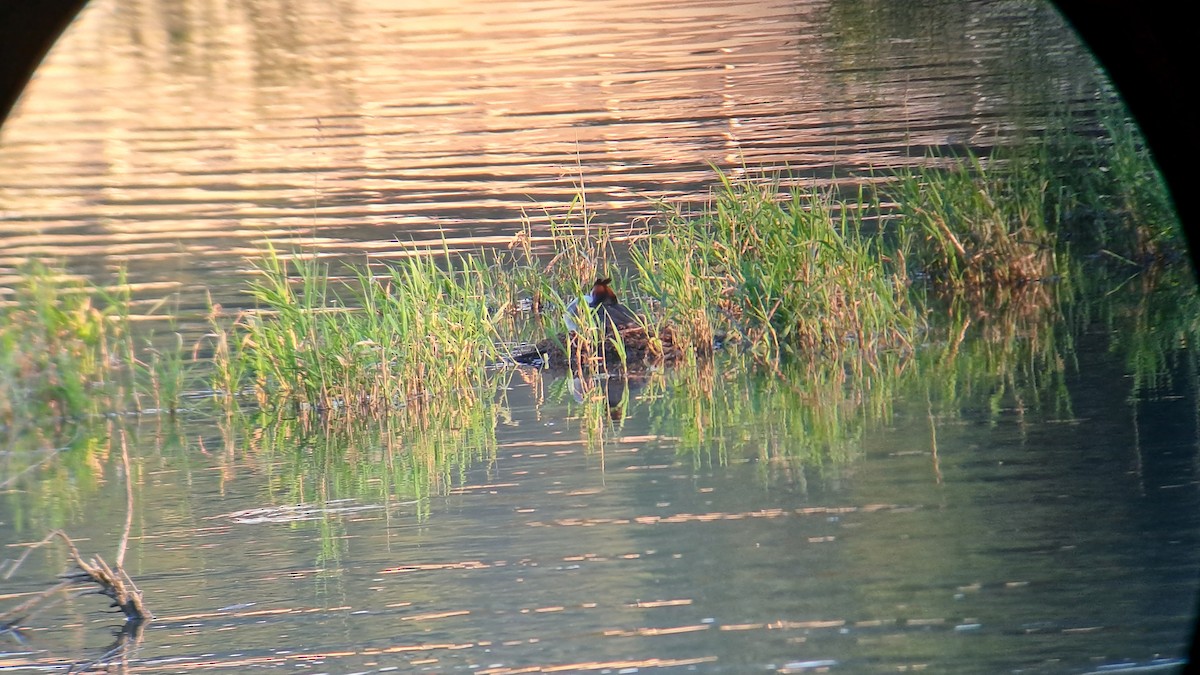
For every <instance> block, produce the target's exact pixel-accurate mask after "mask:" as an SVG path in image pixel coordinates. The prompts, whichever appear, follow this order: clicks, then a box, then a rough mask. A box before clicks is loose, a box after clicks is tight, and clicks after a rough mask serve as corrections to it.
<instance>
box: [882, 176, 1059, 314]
mask: <svg viewBox="0 0 1200 675" xmlns="http://www.w3.org/2000/svg"><path fill="white" fill-rule="evenodd" d="M946 162H947V163H948V166H936V165H929V166H921V167H918V168H910V169H904V170H901V171H900V172H899V173H898V175H897V178H896V180H895V181H894V182H892V183H889V184H887V185H886V186H885V187H883V188H882V190H883V194H884V197H883V199H884V200H885V201H889V202H893V203H895V205H896V207H895V208H896V212H897V213H896V217H895V218H894V220H893V224H894V226H895V228H896V236H897V239H898V247H899V249H900V254H901V255H902V256H903V257H904V259H905V261H906V264H907V265H908V267H909V269H910V270H911V271H914V272H916V273H918V274H922V275H925V276H926V277H928V278H929V279H930V280H931V281H932V282H933V283H934V284H936V285H938V286H941V287H944V288H949V289H951V290H953V291H955V292H959V293H971V292H975V291H978V290H980V289H991V288H1011V287H1014V286H1019V285H1022V284H1026V283H1029V282H1034V281H1040V280H1043V279H1046V278H1049V277H1051V276H1053V275H1054V274H1055V272H1056V270H1057V268H1056V247H1057V236H1056V232H1055V230H1054V229H1052V227H1051V224H1050V223H1048V222H1047V220H1046V216H1047V209H1048V190H1049V188H1050V185H1049V181H1048V180H1047V178H1046V177H1045V175H1044V174H1043V173H1042V171H1041V170H1040V168H1041V167H1040V165H1038V164H1035V163H1032V162H1027V161H1024V160H1023V159H1022V156H1019V155H1018V156H1013V157H1006V156H1005V153H1002V152H996V153H993V154H992V156H990V157H989V158H987V159H986V160H985V159H982V158H980V157H979V156H977V155H975V154H974V153H971V152H967V153H966V154H965V157H963V158H953V157H952V158H948V159H947V160H946Z"/></svg>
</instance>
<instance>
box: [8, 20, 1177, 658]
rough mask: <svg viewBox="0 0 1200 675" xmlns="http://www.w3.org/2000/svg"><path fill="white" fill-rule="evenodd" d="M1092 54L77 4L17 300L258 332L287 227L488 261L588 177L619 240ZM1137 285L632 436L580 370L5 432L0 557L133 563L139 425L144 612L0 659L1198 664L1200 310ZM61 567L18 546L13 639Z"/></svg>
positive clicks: (990, 127) (18, 203) (28, 146)
mask: <svg viewBox="0 0 1200 675" xmlns="http://www.w3.org/2000/svg"><path fill="white" fill-rule="evenodd" d="M1092 68H1093V67H1092V65H1091V62H1090V60H1089V58H1088V57H1087V55H1086V53H1084V52H1083V51H1082V50H1081V49H1080V48H1079V47H1078V45H1077V44H1076V43H1075V42H1074V40H1073V38H1071V37H1070V35H1069V34H1068V33H1066V32H1065V30H1064V29H1063V27H1062V25H1061V22H1060V21H1059V20H1058V19H1057V17H1056V16H1055V15H1054V14H1053V13H1052V12H1050V11H1049V10H1048V9H1046V8H1045V7H1042V6H1040V5H1038V4H1036V3H1023V2H1011V3H983V2H980V3H962V2H945V3H939V2H927V3H922V6H921V7H915V6H911V5H909V4H907V3H906V4H904V5H903V6H893V5H891V4H886V3H871V2H830V3H820V2H796V3H765V2H764V3H752V4H747V3H726V2H686V3H654V5H653V7H652V8H651V7H650V6H648V5H636V4H633V3H625V2H617V1H614V2H591V3H569V2H568V3H564V2H551V1H549V0H547V1H546V2H488V3H478V4H473V3H456V4H455V5H454V6H453V7H452V8H444V7H441V6H439V5H438V4H437V3H424V4H418V3H413V4H412V5H411V6H407V7H406V6H404V5H403V4H402V3H390V2H371V1H370V0H363V1H360V2H335V3H328V2H291V3H284V2H253V3H234V2H229V3H222V2H190V1H189V0H182V1H177V2H155V1H153V0H141V1H134V0H98V1H96V2H94V3H92V5H91V6H90V7H89V8H88V9H87V11H86V12H85V13H84V14H83V15H82V16H81V18H80V19H79V20H78V21H77V22H76V24H75V25H74V26H73V27H72V29H71V30H70V31H69V33H68V34H67V36H66V37H65V38H64V40H63V41H62V42H61V43H60V44H59V46H58V47H57V48H56V50H55V52H54V53H53V54H52V55H51V57H50V59H49V60H48V61H47V63H46V64H45V66H44V67H43V69H42V70H41V71H40V73H39V76H38V78H37V80H36V81H35V82H34V83H33V85H32V86H31V88H30V90H29V91H28V94H27V98H26V99H25V100H24V102H23V103H22V105H21V108H20V109H19V111H18V113H17V115H16V117H15V118H13V119H12V120H11V121H10V122H9V123H8V124H7V125H6V126H5V128H4V131H3V133H2V135H0V274H3V275H4V277H3V279H0V285H3V284H4V283H6V282H8V281H9V280H10V279H11V276H10V275H9V274H8V272H9V271H10V270H11V267H12V266H14V265H16V264H18V263H19V262H21V261H23V260H26V259H28V258H31V257H44V258H48V259H51V260H54V261H57V262H61V263H62V264H64V265H65V266H66V267H67V268H68V269H70V270H71V271H73V272H78V273H81V274H88V275H92V276H93V277H94V278H97V279H101V280H103V279H107V278H111V275H113V274H114V272H115V270H116V269H117V268H118V267H119V266H122V265H124V266H127V267H128V269H129V273H130V277H131V279H132V280H133V281H135V282H138V283H140V284H144V285H143V286H142V287H141V289H142V290H141V291H140V292H141V293H142V294H144V295H145V297H147V298H154V297H161V296H162V295H163V294H164V293H167V292H173V293H177V295H176V296H175V297H176V298H177V300H174V301H173V306H175V307H177V308H178V312H179V314H180V319H181V321H182V322H183V323H184V324H185V325H186V324H187V322H189V321H190V322H195V321H197V320H198V319H199V318H200V317H202V315H203V312H204V307H205V305H206V300H205V296H204V292H205V291H211V292H213V293H214V295H215V297H216V299H217V300H218V301H220V302H222V303H224V304H226V305H227V306H238V305H240V304H245V302H246V300H245V298H244V296H241V295H240V294H239V293H238V289H239V288H240V287H241V285H242V284H243V283H244V279H245V277H246V276H247V275H248V274H249V271H248V270H249V265H248V263H247V261H246V256H247V255H253V254H254V253H255V252H256V251H257V250H258V249H259V247H260V246H261V245H262V243H263V242H265V241H268V240H271V241H275V242H279V243H283V244H285V245H304V246H306V247H311V248H313V249H315V250H319V251H321V252H324V253H327V254H329V255H330V256H342V257H348V258H357V259H361V258H362V257H363V256H364V255H365V256H368V257H370V258H371V259H373V260H377V261H386V260H387V259H389V258H392V257H395V256H397V255H401V254H403V253H404V252H405V251H407V250H408V248H409V247H410V246H411V242H412V241H422V240H428V239H430V238H440V237H443V236H444V237H446V238H447V239H448V240H449V241H450V244H451V246H453V247H455V248H464V249H465V248H473V247H478V246H489V245H504V244H505V243H507V242H508V241H509V240H510V238H511V237H512V236H513V234H514V233H515V231H516V229H517V227H518V226H519V224H520V222H521V219H522V213H523V212H524V213H527V214H528V215H529V217H530V218H532V219H533V222H534V226H535V229H536V230H537V231H539V232H544V231H545V228H546V227H547V218H546V215H545V214H547V213H550V214H561V213H563V212H564V211H565V210H566V209H567V208H568V205H569V203H570V201H571V199H572V198H573V197H574V196H575V195H576V194H577V193H578V192H579V191H580V186H581V185H583V186H584V187H585V188H586V195H587V200H588V207H589V209H591V210H592V212H593V213H594V214H595V217H596V219H597V221H598V222H602V223H613V224H619V225H622V226H631V227H635V228H636V227H639V226H640V225H641V224H642V223H643V222H644V218H645V217H646V216H648V215H649V214H652V213H653V212H654V207H653V205H652V200H654V199H666V200H669V201H685V202H691V201H698V200H702V199H703V197H704V195H705V194H706V192H707V190H708V187H709V185H711V183H712V182H713V173H712V170H711V168H710V167H709V164H710V163H711V164H715V165H717V166H719V167H723V168H726V169H729V170H732V171H735V172H738V171H742V170H743V169H742V167H750V168H749V169H746V170H748V171H758V170H760V169H764V168H765V169H767V170H770V169H778V168H786V169H788V170H789V171H790V172H791V175H792V176H793V177H794V179H795V180H799V181H803V182H815V183H818V184H825V183H828V182H833V181H836V182H849V181H853V180H854V179H855V177H856V175H862V174H864V173H865V172H867V171H868V170H869V169H870V168H871V167H873V166H892V165H896V164H902V163H906V162H911V161H919V160H920V158H921V157H922V156H923V155H924V153H925V152H926V149H927V148H931V147H933V148H937V147H945V146H960V145H962V144H971V145H975V146H979V147H987V146H989V145H991V144H994V143H996V142H1002V141H1003V140H1004V139H1005V138H1006V137H1007V136H1008V135H1009V133H1010V130H1011V129H1012V128H1014V127H1017V126H1028V125H1036V123H1037V120H1038V119H1039V118H1040V117H1041V116H1044V115H1045V114H1047V113H1048V112H1052V111H1055V110H1057V109H1059V108H1060V107H1061V106H1063V105H1065V104H1067V103H1074V104H1079V103H1080V102H1084V103H1086V102H1087V101H1090V100H1094V99H1095V98H1096V97H1097V92H1098V91H1099V89H1100V85H1099V84H1098V82H1099V80H1100V78H1099V76H1098V75H1097V74H1096V73H1095V72H1094V70H1093V69H1092ZM1185 276H1186V275H1185ZM1138 286H1139V284H1138V283H1137V282H1136V281H1135V282H1133V283H1128V284H1125V285H1120V284H1119V282H1113V283H1112V284H1111V285H1109V286H1105V285H1104V284H1103V283H1100V282H1097V288H1098V290H1097V292H1095V293H1094V295H1096V296H1098V297H1101V298H1104V299H1103V300H1102V301H1100V300H1098V301H1096V302H1094V303H1089V304H1087V306H1086V307H1081V308H1080V309H1078V310H1072V311H1070V312H1068V313H1067V316H1064V317H1061V318H1059V319H1045V320H1043V321H1042V322H1041V323H1040V324H1038V327H1037V328H1029V326H1028V325H1026V324H1022V323H1020V322H1019V321H1018V319H1017V318H1015V317H1003V316H1001V317H998V318H995V319H993V323H992V324H990V325H989V324H988V323H986V322H976V323H974V324H972V325H970V326H969V327H964V329H963V332H962V334H963V335H964V336H965V337H966V340H965V341H964V342H963V344H962V346H961V348H958V346H957V345H955V349H954V350H953V351H954V357H953V358H950V357H947V356H944V355H943V357H942V358H940V359H938V358H933V357H930V358H929V363H919V364H915V365H913V366H911V367H909V369H908V371H906V372H908V373H912V375H911V377H910V376H909V375H907V374H906V375H904V376H902V377H898V378H897V381H896V382H881V383H880V384H878V385H877V387H876V388H875V389H874V390H871V391H854V390H851V391H846V390H844V389H842V388H838V387H832V388H831V387H824V388H822V387H821V385H820V383H819V381H818V380H816V379H814V378H811V377H806V376H804V375H803V374H795V379H794V381H793V383H792V385H793V386H781V385H779V383H775V382H769V381H763V380H758V379H755V378H752V377H748V376H745V375H744V374H742V373H741V372H738V371H736V370H735V369H731V370H729V371H725V370H720V369H719V370H718V372H716V373H711V374H707V375H700V376H696V375H692V374H667V375H665V376H659V377H655V378H652V379H651V380H650V381H648V382H635V383H632V384H631V386H630V390H629V392H628V399H627V401H626V402H625V403H624V404H623V405H622V406H621V408H620V410H619V412H618V414H616V415H615V417H617V418H618V421H613V420H612V419H610V417H612V416H614V415H612V414H611V411H610V410H609V409H608V405H609V399H608V398H607V397H606V395H605V392H603V391H595V390H593V389H591V388H590V387H589V386H588V384H586V383H584V384H579V383H572V382H570V381H567V380H561V379H560V380H554V379H551V378H549V376H543V375H542V374H540V373H538V372H536V371H534V372H530V371H501V372H498V373H497V375H496V377H497V392H496V395H495V397H494V400H492V401H491V403H490V404H489V405H487V406H485V407H484V408H482V409H479V410H472V411H465V412H462V413H461V415H460V416H459V417H456V418H454V419H452V420H449V421H446V422H445V423H444V424H441V425H435V426H434V427H433V428H430V429H425V430H423V431H420V432H416V431H413V430H411V429H410V428H408V427H406V426H404V425H403V424H401V423H399V422H394V423H393V424H391V425H386V424H385V425H364V426H362V427H354V428H346V427H327V428H322V427H320V426H317V427H315V428H312V427H305V426H304V425H302V424H300V423H299V422H298V421H296V420H274V419H263V418H259V417H256V416H254V414H252V413H247V416H246V417H245V418H239V417H235V418H226V417H224V416H222V415H216V414H210V413H209V412H208V409H207V407H206V406H205V405H204V404H203V403H202V402H199V401H198V402H196V404H195V405H194V407H193V408H192V409H191V410H189V411H188V412H186V413H185V414H184V415H182V416H181V417H180V419H177V420H172V419H167V418H158V417H153V416H147V417H142V418H138V419H133V418H130V419H114V420H99V421H95V422H92V423H85V424H80V425H78V426H74V427H70V428H68V429H65V430H59V431H49V430H48V431H45V432H40V433H28V434H24V435H22V436H20V437H18V438H16V439H14V440H12V441H11V442H10V443H9V447H6V448H0V544H2V545H3V548H0V563H3V561H9V560H13V559H16V558H17V557H18V556H20V555H21V554H22V553H23V552H24V551H25V550H26V548H27V544H29V543H30V542H35V541H37V540H39V539H41V538H42V537H43V536H44V534H45V533H46V531H48V530H49V529H51V528H53V527H63V528H65V529H66V530H68V531H69V532H70V533H71V534H72V536H74V537H76V538H77V539H78V540H79V545H80V547H81V549H82V550H83V551H84V552H85V553H86V552H92V551H94V552H100V553H103V554H104V555H105V556H106V557H109V558H110V559H111V556H112V555H113V554H114V553H113V552H114V551H115V548H116V541H115V539H116V537H117V536H118V535H119V533H120V531H121V529H122V527H123V523H124V517H125V505H126V484H127V481H126V476H125V469H124V468H123V464H122V461H121V456H120V455H121V452H120V441H119V438H120V432H121V431H122V430H123V431H124V432H125V433H126V434H127V437H128V439H129V451H130V453H131V458H132V467H133V468H132V472H131V473H132V477H133V483H134V486H135V490H134V492H135V496H136V500H137V501H136V506H135V509H134V521H133V533H134V541H133V542H132V543H131V548H130V552H129V554H128V558H127V561H126V564H127V567H128V569H129V571H130V573H131V575H132V576H133V577H134V579H135V580H136V581H137V582H138V584H139V585H140V586H141V588H142V589H143V590H144V591H145V593H146V599H147V603H148V604H149V605H150V607H151V608H152V609H153V610H154V612H155V613H156V614H157V615H158V618H157V619H156V620H155V621H154V622H152V623H151V624H149V626H147V627H146V628H145V631H144V633H143V634H142V635H140V636H121V635H117V634H116V631H117V630H118V629H119V627H120V621H119V619H117V618H114V617H113V616H112V615H108V614H105V613H104V611H103V610H104V605H105V603H104V602H103V601H102V599H100V598H97V597H95V596H84V597H80V598H71V599H69V600H66V601H63V602H60V603H58V604H55V605H53V606H50V607H47V608H45V609H43V610H41V611H40V612H38V613H36V614H34V615H31V616H27V617H24V618H22V619H21V620H20V621H19V622H18V623H19V626H20V629H19V630H17V631H7V632H3V633H0V669H13V670H17V671H42V670H47V669H50V668H51V667H53V666H56V665H57V666H63V665H65V664H69V663H79V662H86V661H88V660H90V659H96V658H99V657H100V656H101V655H102V654H103V653H104V652H105V650H106V649H107V648H108V647H109V646H110V645H113V644H114V641H115V642H117V643H122V644H126V645H135V646H134V648H133V649H131V650H130V651H128V652H127V653H126V654H125V656H124V657H123V660H122V661H120V662H118V663H116V664H115V665H114V669H115V670H116V671H117V672H134V671H137V672H191V671H197V670H214V671H222V672H257V671H262V670H263V669H275V670H287V671H300V672H314V673H316V672H327V673H357V672H363V673H368V672H370V673H375V672H473V673H492V674H493V675H499V674H501V673H517V672H612V673H618V672H712V673H753V672H783V673H788V672H792V673H794V672H814V671H822V670H825V671H828V672H835V673H839V672H840V673H874V672H898V671H905V670H908V671H911V670H923V671H924V672H938V673H998V672H1032V673H1081V672H1090V671H1097V670H1100V671H1102V672H1111V671H1113V670H1116V669H1119V668H1122V667H1127V668H1132V667H1154V666H1157V665H1161V666H1162V668H1163V670H1164V672H1165V671H1169V670H1171V669H1177V668H1178V663H1179V662H1178V661H1177V660H1176V659H1178V657H1179V656H1180V655H1181V653H1182V651H1183V649H1184V646H1185V644H1186V641H1187V640H1188V638H1189V633H1190V630H1191V622H1192V613H1193V611H1194V610H1195V608H1196V589H1197V570H1198V569H1200V494H1198V491H1197V486H1198V485H1200V481H1198V475H1197V472H1198V466H1200V465H1198V457H1200V454H1198V447H1200V422H1198V420H1200V401H1198V399H1197V390H1196V383H1197V376H1196V372H1197V370H1196V361H1195V356H1194V355H1193V354H1191V353H1190V352H1188V351H1186V350H1179V349H1177V346H1178V342H1179V341H1178V340H1174V343H1173V341H1172V337H1171V336H1172V335H1174V333H1173V332H1172V331H1175V330H1178V329H1179V327H1180V326H1181V325H1184V324H1187V323H1188V322H1189V321H1191V320H1192V317H1189V316H1188V315H1186V314H1184V315H1182V316H1181V315H1180V311H1179V307H1180V306H1181V305H1182V306H1185V307H1190V306H1192V305H1190V304H1187V303H1186V302H1183V301H1182V300H1181V298H1185V299H1186V298H1191V297H1192V289H1191V287H1190V281H1188V282H1187V285H1186V286H1185V287H1184V288H1183V290H1175V289H1171V288H1169V284H1166V283H1163V284H1160V285H1159V286H1158V287H1156V290H1152V291H1150V290H1147V291H1145V292H1143V289H1141V288H1139V287H1138ZM1110 291H1111V292H1110ZM1172 311H1174V313H1172ZM160 314H161V311H160ZM1153 344H1157V345H1159V346H1158V347H1157V348H1155V347H1154V346H1153ZM1164 345H1165V346H1164ZM943 347H944V346H938V345H934V346H932V347H931V349H932V350H933V352H934V355H935V356H936V355H937V354H939V353H942V352H937V350H938V349H942V348H943ZM947 353H948V352H947ZM954 359H958V361H954ZM1155 359H1158V360H1155ZM1150 361H1153V365H1150V366H1147V365H1146V364H1147V363H1148V362H1150ZM946 363H949V365H948V366H947V365H945V364H946ZM939 364H941V365H939ZM956 364H957V365H956ZM929 373H936V374H939V375H940V376H942V377H941V380H939V381H938V382H936V383H935V382H933V379H934V378H932V377H930V376H928V374H929ZM1147 373H1152V374H1154V375H1157V376H1158V377H1157V378H1156V379H1147ZM947 383H949V384H947ZM616 398H617V397H614V401H615V399H616ZM435 458H437V459H435ZM64 566H65V559H64V557H63V552H62V551H61V550H60V549H58V548H46V549H40V550H38V551H35V552H34V553H33V554H32V555H31V556H30V557H29V558H28V559H27V560H26V561H25V562H24V563H23V564H22V565H21V566H20V567H19V568H18V569H17V570H16V572H15V573H14V574H13V575H12V577H11V578H8V579H0V612H4V611H6V610H7V609H8V608H10V607H12V606H14V605H15V604H17V603H20V602H22V601H24V600H26V599H28V598H29V597H31V595H32V594H34V593H36V592H38V591H40V590H42V589H44V588H46V587H48V586H49V585H50V584H51V583H53V579H54V575H56V574H58V573H59V572H60V571H61V570H62V569H63V568H64ZM10 567H11V566H8V567H0V573H2V572H3V571H4V570H6V569H9V568H10Z"/></svg>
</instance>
